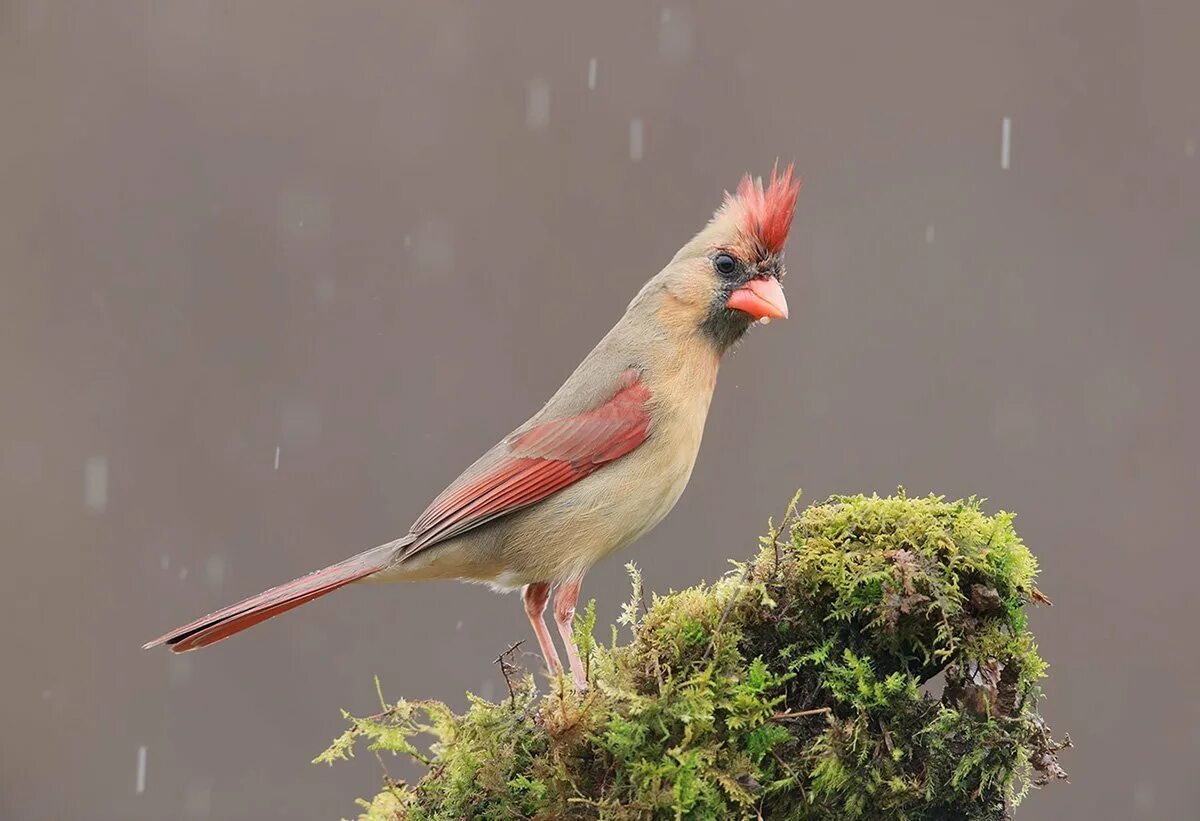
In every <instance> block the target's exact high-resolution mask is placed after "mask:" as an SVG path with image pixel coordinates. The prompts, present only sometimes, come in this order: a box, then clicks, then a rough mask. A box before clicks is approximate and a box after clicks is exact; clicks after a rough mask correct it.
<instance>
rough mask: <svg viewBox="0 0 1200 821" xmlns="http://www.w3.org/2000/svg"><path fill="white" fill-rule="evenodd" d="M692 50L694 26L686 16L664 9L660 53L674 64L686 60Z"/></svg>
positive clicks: (659, 31) (659, 34)
mask: <svg viewBox="0 0 1200 821" xmlns="http://www.w3.org/2000/svg"><path fill="white" fill-rule="evenodd" d="M691 50H692V25H691V23H690V22H689V21H688V19H687V15H684V14H671V13H670V10H669V9H663V14H662V22H661V25H659V27H658V53H659V54H661V55H662V56H663V57H665V58H666V59H667V60H668V61H670V62H672V63H679V62H682V61H683V60H685V59H686V58H687V56H688V53H689V52H691Z"/></svg>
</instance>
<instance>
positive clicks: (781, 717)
mask: <svg viewBox="0 0 1200 821" xmlns="http://www.w3.org/2000/svg"><path fill="white" fill-rule="evenodd" d="M828 712H830V709H829V708H828V707H813V708H812V709H811V710H795V711H793V712H790V713H776V714H775V715H773V716H771V720H772V721H788V720H789V719H794V718H804V717H805V716H815V715H819V714H821V713H828Z"/></svg>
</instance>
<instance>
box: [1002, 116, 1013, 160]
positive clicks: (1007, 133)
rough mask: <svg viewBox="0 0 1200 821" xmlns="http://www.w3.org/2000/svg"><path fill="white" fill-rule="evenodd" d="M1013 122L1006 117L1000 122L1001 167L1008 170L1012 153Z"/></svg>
mask: <svg viewBox="0 0 1200 821" xmlns="http://www.w3.org/2000/svg"><path fill="white" fill-rule="evenodd" d="M1011 143H1012V120H1010V119H1009V118H1008V117H1005V118H1004V119H1003V120H1001V121H1000V167H1001V168H1003V169H1004V170H1005V171H1007V170H1008V161H1009V157H1010V155H1011V153H1012V149H1011Z"/></svg>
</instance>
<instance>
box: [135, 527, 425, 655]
mask: <svg viewBox="0 0 1200 821" xmlns="http://www.w3.org/2000/svg"><path fill="white" fill-rule="evenodd" d="M401 541H402V542H403V540H401ZM398 546H399V543H396V542H393V543H391V544H385V545H381V546H380V547H376V548H373V549H371V550H368V551H366V552H365V553H359V554H358V555H357V556H352V557H350V558H349V559H346V560H345V561H344V562H338V563H337V564H335V565H331V566H330V567H326V568H325V569H323V570H317V571H316V572H313V573H309V574H308V575H307V576H302V577H301V578H299V579H295V580H293V581H290V582H288V583H287V584H281V585H279V586H278V587H272V588H271V589H270V590H267V591H265V592H263V593H259V594H258V595H257V596H251V597H250V598H248V599H243V600H242V601H240V602H238V603H237V604H232V605H230V606H229V607H226V608H225V609H223V610H218V611H217V612H215V613H211V614H209V615H207V616H205V617H204V618H202V619H197V620H196V621H194V622H192V623H191V624H185V625H184V626H183V627H180V628H178V629H176V630H172V631H171V632H170V633H167V634H166V635H163V636H159V637H158V638H156V639H155V640H154V641H151V642H148V643H146V644H144V645H142V649H143V650H148V649H150V648H151V647H157V646H158V645H160V644H166V645H168V646H169V647H170V648H171V651H172V652H175V653H186V652H187V651H188V650H195V649H197V648H200V647H207V646H208V645H210V644H216V643H217V642H218V641H221V640H222V639H227V638H229V637H230V636H232V635H233V634H234V633H240V632H242V631H243V630H245V629H247V628H249V627H253V626H254V625H256V624H258V623H259V622H263V621H266V620H267V619H269V618H272V617H273V616H278V615H279V614H280V613H286V612H287V611H289V610H291V609H292V608H294V607H299V606H300V605H302V604H306V603H308V602H310V601H312V600H313V599H316V598H319V597H321V596H324V595H325V594H326V593H332V592H333V591H334V590H337V589H338V588H339V587H344V586H345V585H347V584H350V582H354V581H358V580H359V579H362V578H365V577H367V576H370V575H371V574H372V573H376V572H378V571H380V570H382V569H383V568H385V567H387V566H388V564H389V563H390V562H391V559H392V557H393V556H394V555H395V553H396V548H397V547H398Z"/></svg>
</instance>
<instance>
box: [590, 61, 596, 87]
mask: <svg viewBox="0 0 1200 821" xmlns="http://www.w3.org/2000/svg"><path fill="white" fill-rule="evenodd" d="M595 90H596V58H595V57H593V58H592V59H590V60H588V91H595Z"/></svg>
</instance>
